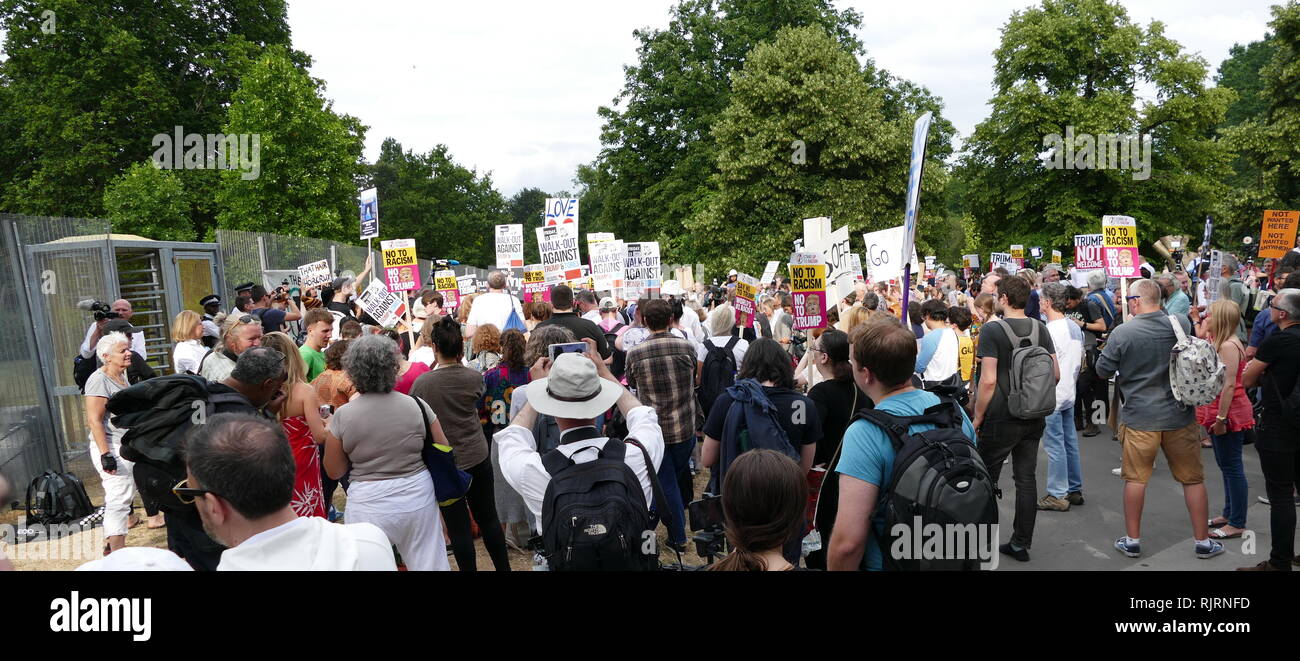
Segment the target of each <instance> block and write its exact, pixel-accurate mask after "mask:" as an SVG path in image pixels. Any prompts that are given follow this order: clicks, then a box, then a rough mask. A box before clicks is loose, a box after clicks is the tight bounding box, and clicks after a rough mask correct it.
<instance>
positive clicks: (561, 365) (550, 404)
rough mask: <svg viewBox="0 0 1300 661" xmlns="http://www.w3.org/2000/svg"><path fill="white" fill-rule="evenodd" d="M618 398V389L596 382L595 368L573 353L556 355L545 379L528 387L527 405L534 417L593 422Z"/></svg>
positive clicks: (610, 384) (599, 380)
mask: <svg viewBox="0 0 1300 661" xmlns="http://www.w3.org/2000/svg"><path fill="white" fill-rule="evenodd" d="M622 395H623V387H622V386H620V385H618V384H617V383H614V382H613V381H610V380H608V379H602V378H600V376H599V375H598V374H596V364H595V363H593V362H591V359H589V358H587V357H586V356H585V355H583V354H577V353H565V354H560V355H559V356H557V357H556V358H555V362H553V363H552V364H551V371H550V374H549V375H547V377H546V378H545V379H538V380H536V381H533V382H532V383H529V384H528V403H529V404H532V405H533V408H534V409H536V410H537V412H538V413H545V414H546V415H549V416H554V417H556V418H570V419H578V420H585V419H587V418H594V417H596V416H598V415H600V414H601V413H603V412H605V411H608V410H609V407H611V406H613V405H614V402H617V401H618V398H619V397H620V396H622Z"/></svg>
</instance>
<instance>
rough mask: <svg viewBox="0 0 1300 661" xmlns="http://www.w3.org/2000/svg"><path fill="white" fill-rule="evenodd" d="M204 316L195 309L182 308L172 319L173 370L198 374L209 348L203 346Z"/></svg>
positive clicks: (180, 372) (178, 372) (179, 372)
mask: <svg viewBox="0 0 1300 661" xmlns="http://www.w3.org/2000/svg"><path fill="white" fill-rule="evenodd" d="M202 339H203V318H202V317H200V316H199V314H198V313H197V312H195V311H193V310H181V313H180V314H178V315H176V319H175V320H174V321H172V341H173V342H175V343H176V347H175V348H174V349H172V370H173V371H175V372H176V373H177V374H185V373H189V374H198V373H199V363H200V362H202V361H203V355H204V354H206V353H207V352H208V348H207V347H205V346H203V342H202Z"/></svg>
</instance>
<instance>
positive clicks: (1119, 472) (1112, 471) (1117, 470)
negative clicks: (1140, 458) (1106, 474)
mask: <svg viewBox="0 0 1300 661" xmlns="http://www.w3.org/2000/svg"><path fill="white" fill-rule="evenodd" d="M1123 473H1124V469H1123V468H1112V469H1110V474H1111V475H1114V476H1115V477H1119V476H1120V475H1122V474H1123Z"/></svg>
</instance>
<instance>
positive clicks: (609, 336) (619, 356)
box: [605, 323, 627, 379]
mask: <svg viewBox="0 0 1300 661" xmlns="http://www.w3.org/2000/svg"><path fill="white" fill-rule="evenodd" d="M623 326H624V324H621V323H619V324H614V327H613V328H611V329H609V330H607V331H605V344H608V345H609V350H610V352H612V353H613V355H614V362H612V363H610V364H609V371H610V373H611V374H613V375H614V376H615V377H617V378H620V379H621V378H623V372H624V371H626V369H627V352H626V351H620V350H619V349H618V347H617V346H615V344H614V343H615V342H617V341H618V331H619V330H621V329H622V328H623Z"/></svg>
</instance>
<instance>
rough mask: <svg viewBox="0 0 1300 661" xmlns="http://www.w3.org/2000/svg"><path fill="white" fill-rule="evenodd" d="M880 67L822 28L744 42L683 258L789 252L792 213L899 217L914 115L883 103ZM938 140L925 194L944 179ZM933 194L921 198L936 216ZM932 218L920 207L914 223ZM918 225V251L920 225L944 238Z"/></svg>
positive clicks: (848, 221) (856, 223)
mask: <svg viewBox="0 0 1300 661" xmlns="http://www.w3.org/2000/svg"><path fill="white" fill-rule="evenodd" d="M880 79H881V78H880V76H878V75H877V73H876V72H875V71H873V70H871V69H867V70H866V71H864V70H863V69H862V67H860V65H859V64H858V61H857V59H856V58H855V57H854V56H853V54H852V53H850V52H848V51H846V50H845V49H844V48H843V47H842V46H841V45H840V44H839V43H838V42H837V41H836V40H835V39H834V38H832V37H831V36H829V35H827V34H826V33H825V32H824V31H823V30H822V29H821V28H817V27H803V28H786V29H783V30H781V31H780V32H779V33H778V34H777V37H776V40H775V41H774V42H772V43H770V44H761V45H759V46H757V47H755V48H754V50H753V51H752V52H750V54H749V56H748V57H747V58H746V62H745V66H744V68H743V70H742V71H741V72H739V73H737V74H736V75H735V76H733V78H732V93H731V101H730V103H729V105H728V106H727V108H726V109H725V110H724V111H723V113H722V115H721V118H720V119H719V121H718V122H717V124H716V125H715V126H714V128H713V136H714V138H715V140H716V142H717V145H718V156H717V163H716V166H717V168H718V174H717V175H716V176H715V177H714V179H713V182H714V184H715V185H714V187H713V190H710V191H709V194H708V197H707V203H706V205H705V206H704V208H703V209H702V210H701V211H700V212H699V213H696V214H694V215H692V216H691V217H690V218H689V219H688V220H687V222H686V228H687V230H689V231H688V232H686V235H688V236H690V237H694V238H695V239H696V240H695V241H694V242H692V243H688V244H687V245H688V246H689V252H690V257H688V259H690V260H691V261H700V262H702V263H703V264H704V265H705V266H706V267H707V268H709V269H710V270H711V271H719V270H724V269H726V268H729V267H735V268H737V269H743V270H748V271H750V272H754V271H761V269H762V265H763V263H764V262H765V261H766V260H768V259H773V258H780V257H782V256H784V255H788V254H789V252H790V249H791V243H792V242H793V241H794V240H795V239H796V238H799V237H800V236H801V235H802V229H803V225H802V223H801V222H800V220H801V219H803V218H811V217H815V216H830V217H831V218H832V220H833V226H835V227H840V226H843V225H847V226H848V227H849V230H850V235H851V236H857V237H860V235H861V233H862V232H865V231H872V230H878V229H885V228H888V227H893V226H897V225H899V224H901V223H902V217H903V202H904V195H905V191H906V183H907V182H906V179H907V170H908V167H909V159H910V152H911V140H912V124H913V122H914V120H915V118H916V116H915V115H914V114H911V113H908V114H906V115H902V116H898V115H895V116H889V115H887V114H886V106H887V103H886V95H887V91H888V88H886V87H884V86H882V85H880V84H879V83H878V82H876V81H878V80H880ZM935 135H936V136H938V137H939V139H942V132H936V134H935ZM938 147H939V148H938V149H936V150H935V152H934V154H932V155H931V158H930V162H929V163H928V164H927V169H926V171H925V175H924V179H925V186H924V187H923V190H928V192H929V193H930V194H932V195H933V194H935V193H937V192H939V191H941V190H942V187H943V183H944V180H945V179H946V173H945V172H944V169H943V166H942V162H941V161H939V159H938V156H939V155H941V154H943V153H944V152H945V150H947V149H948V148H947V146H946V144H943V143H941V144H940V145H939V146H938ZM939 199H940V198H939V197H937V196H933V197H932V198H931V199H930V200H929V201H930V202H931V203H932V204H933V207H932V208H933V209H934V212H935V219H937V220H942V212H943V210H942V207H941V206H940V205H939V204H938V200H939ZM922 208H923V209H925V203H924V202H923V203H922ZM923 216H924V213H923ZM937 224H938V223H935V222H932V219H930V218H928V217H925V218H924V219H923V221H922V223H921V226H922V227H925V228H931V227H933V226H937ZM919 234H920V236H921V238H922V245H920V246H918V248H917V250H918V253H922V252H925V251H926V250H927V249H928V248H929V247H930V246H929V245H927V244H925V242H924V240H925V239H926V238H927V237H930V238H936V237H943V238H944V240H945V241H947V240H949V238H948V236H945V235H950V232H947V231H945V230H943V229H938V228H936V231H935V232H933V233H929V232H927V231H926V230H922V231H921V232H919ZM718 237H732V238H733V239H735V240H734V241H732V240H723V241H719V240H717V239H718ZM859 241H860V239H859ZM958 248H960V246H958Z"/></svg>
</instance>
